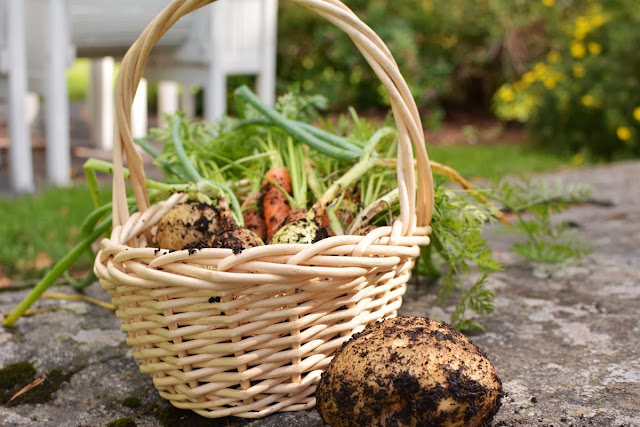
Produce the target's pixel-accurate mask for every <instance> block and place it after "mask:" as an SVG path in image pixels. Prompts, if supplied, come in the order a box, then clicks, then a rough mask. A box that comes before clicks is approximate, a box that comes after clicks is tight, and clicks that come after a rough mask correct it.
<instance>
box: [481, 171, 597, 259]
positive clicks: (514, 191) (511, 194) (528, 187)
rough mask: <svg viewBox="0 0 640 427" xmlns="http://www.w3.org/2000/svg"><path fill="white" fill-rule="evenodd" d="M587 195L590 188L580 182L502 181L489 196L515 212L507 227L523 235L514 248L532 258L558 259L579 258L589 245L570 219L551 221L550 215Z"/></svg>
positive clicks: (587, 250) (519, 253)
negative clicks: (522, 238) (576, 230)
mask: <svg viewBox="0 0 640 427" xmlns="http://www.w3.org/2000/svg"><path fill="white" fill-rule="evenodd" d="M589 195H590V189H589V188H587V187H585V186H579V185H576V186H564V185H563V184H562V183H560V182H556V183H555V184H551V183H548V182H531V181H523V182H507V181H503V182H502V183H500V184H498V185H497V186H496V187H495V190H494V192H493V193H492V195H491V196H490V197H493V198H494V199H495V200H497V201H499V202H500V203H501V204H502V205H503V206H504V207H505V208H506V210H508V211H509V212H511V213H513V214H514V215H515V221H513V223H512V226H511V228H510V229H511V230H512V231H515V232H517V233H520V234H522V235H523V236H524V237H525V240H524V241H522V242H517V243H515V244H514V245H513V247H512V248H511V249H512V251H513V252H515V253H516V254H518V255H521V256H523V257H525V258H528V259H531V260H533V261H535V262H547V263H561V262H565V261H568V260H570V259H579V258H581V257H583V256H585V255H587V254H588V253H590V252H591V250H592V249H591V248H590V247H589V246H588V245H587V244H586V243H585V242H584V241H582V239H580V237H579V235H577V233H576V232H575V230H574V229H573V228H571V224H570V223H567V222H556V223H554V222H553V221H552V217H551V215H552V214H555V213H558V212H561V211H563V210H566V209H567V208H568V207H569V205H571V204H577V203H582V202H584V201H585V200H586V199H587V198H588V197H589Z"/></svg>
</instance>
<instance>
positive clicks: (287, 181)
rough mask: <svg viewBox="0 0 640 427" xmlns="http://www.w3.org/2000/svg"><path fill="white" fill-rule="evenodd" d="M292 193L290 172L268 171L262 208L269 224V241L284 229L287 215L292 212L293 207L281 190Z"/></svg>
mask: <svg viewBox="0 0 640 427" xmlns="http://www.w3.org/2000/svg"><path fill="white" fill-rule="evenodd" d="M274 183H276V184H278V185H279V186H280V187H281V188H282V189H283V190H284V191H286V192H288V193H290V192H291V190H292V188H291V176H290V175H289V170H288V169H287V168H282V167H274V168H271V169H269V170H268V171H267V173H266V175H265V179H264V180H263V181H262V193H263V195H264V197H263V199H262V207H263V209H264V220H265V222H266V224H267V239H271V237H272V236H273V235H274V234H275V233H276V231H278V230H279V229H280V227H282V225H283V224H284V221H285V219H286V218H287V215H289V212H290V211H291V205H290V204H289V200H288V198H287V195H286V194H285V193H284V192H283V191H282V190H281V189H280V188H278V186H276V185H274Z"/></svg>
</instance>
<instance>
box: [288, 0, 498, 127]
mask: <svg viewBox="0 0 640 427" xmlns="http://www.w3.org/2000/svg"><path fill="white" fill-rule="evenodd" d="M347 4H348V6H349V7H350V8H351V9H353V10H354V12H355V13H356V14H357V15H358V16H359V17H360V18H361V19H362V20H363V21H364V22H365V23H367V24H368V25H369V26H370V27H371V28H372V29H373V30H374V31H375V32H376V33H377V34H378V35H380V37H381V38H382V39H383V40H384V41H385V43H386V44H387V45H388V46H389V48H390V50H391V52H392V53H393V55H394V57H395V59H396V60H397V61H398V64H399V67H400V70H402V73H403V75H404V77H405V78H406V80H407V82H408V83H409V85H410V86H411V89H412V92H413V94H414V96H415V97H416V98H417V100H418V104H419V105H421V106H423V107H431V108H432V109H433V111H432V113H433V114H434V115H435V116H438V115H439V113H438V112H439V107H440V104H441V103H442V102H443V100H446V101H452V102H458V103H463V102H466V101H472V102H477V95H478V93H477V92H478V91H479V92H481V93H484V92H486V93H487V94H488V93H491V92H492V91H493V89H495V87H497V85H498V82H499V81H500V73H501V65H500V57H499V55H498V52H499V47H500V44H501V38H502V30H501V28H500V27H497V26H496V25H495V15H494V14H493V12H492V10H491V6H490V5H491V2H490V1H488V0H482V1H475V2H468V1H465V0H446V1H445V0H408V1H402V2H390V1H387V0H352V1H349V2H348V3H347ZM278 27H279V34H278V75H279V78H280V82H281V85H282V84H284V86H287V85H289V84H290V83H292V82H301V83H302V87H303V89H304V90H305V91H307V92H309V91H313V92H316V93H321V94H323V95H325V96H327V97H328V98H329V99H330V100H331V101H332V103H333V104H334V105H335V106H336V107H338V108H343V107H345V106H347V105H354V106H356V107H358V108H361V107H365V106H366V107H371V106H376V105H386V104H387V103H388V100H387V99H386V95H385V94H384V91H383V90H382V87H381V84H380V82H379V80H378V78H377V77H376V76H375V74H374V73H373V71H371V69H370V67H369V65H368V64H367V63H366V61H365V60H364V58H363V57H362V55H360V54H359V53H358V52H357V49H356V47H355V46H354V44H353V42H352V41H351V40H350V39H349V37H348V36H347V35H346V34H344V32H343V31H342V30H340V29H338V28H337V27H335V26H334V25H333V24H331V23H329V22H327V21H325V20H323V19H322V18H320V17H318V16H317V15H315V14H313V13H311V12H309V11H307V10H306V9H304V8H301V7H299V6H298V5H296V4H293V3H284V2H283V3H281V4H280V16H279V24H278ZM474 92H475V93H474ZM480 98H481V99H482V96H480ZM485 98H486V94H485ZM440 115H441V114H440Z"/></svg>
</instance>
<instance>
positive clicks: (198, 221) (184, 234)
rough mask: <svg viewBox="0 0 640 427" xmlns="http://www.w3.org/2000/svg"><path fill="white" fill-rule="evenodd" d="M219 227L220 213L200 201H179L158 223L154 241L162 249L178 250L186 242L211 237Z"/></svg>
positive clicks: (186, 243) (189, 242)
mask: <svg viewBox="0 0 640 427" xmlns="http://www.w3.org/2000/svg"><path fill="white" fill-rule="evenodd" d="M219 228H220V213H219V212H218V211H217V210H216V208H214V207H213V206H211V205H208V204H206V203H200V202H195V201H191V202H186V203H179V204H177V205H175V206H174V207H173V208H171V209H170V210H169V211H168V212H167V213H166V214H165V215H164V216H163V217H162V219H161V220H160V222H159V223H158V231H157V233H156V243H157V245H158V247H160V248H163V249H173V250H180V249H182V248H183V247H185V246H186V245H188V244H192V243H195V242H200V241H207V240H210V239H211V236H213V235H214V234H215V233H216V232H218V231H219Z"/></svg>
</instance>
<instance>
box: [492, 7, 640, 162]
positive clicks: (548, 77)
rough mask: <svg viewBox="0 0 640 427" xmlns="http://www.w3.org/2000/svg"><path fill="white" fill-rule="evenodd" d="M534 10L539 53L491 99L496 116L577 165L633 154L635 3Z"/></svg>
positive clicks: (639, 93)
mask: <svg viewBox="0 0 640 427" xmlns="http://www.w3.org/2000/svg"><path fill="white" fill-rule="evenodd" d="M536 3H537V6H538V8H537V10H536V13H535V14H536V16H537V17H538V19H539V20H540V21H541V22H544V26H545V31H546V32H547V34H548V35H547V37H546V38H547V51H546V53H545V55H543V56H542V55H541V56H539V57H538V58H537V59H536V60H535V61H534V63H532V64H531V66H530V68H529V69H528V70H527V71H525V72H524V73H522V75H521V76H520V77H519V78H518V79H517V80H514V81H511V82H509V83H506V84H504V85H503V86H502V87H500V89H499V90H498V91H497V92H496V94H495V97H494V108H495V112H496V114H497V115H498V117H500V118H502V119H504V120H518V121H521V122H523V123H525V124H526V126H527V129H528V131H529V134H530V136H531V138H532V139H533V140H534V141H535V142H537V143H538V144H539V145H540V146H541V147H544V148H547V149H550V150H553V151H556V152H562V153H570V154H574V155H575V156H576V158H578V159H581V158H583V157H593V158H595V159H605V160H612V159H616V158H621V157H637V156H638V155H640V51H638V46H640V31H639V29H640V2H638V0H587V1H578V0H575V1H554V0H543V1H541V2H540V3H538V2H536Z"/></svg>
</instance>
